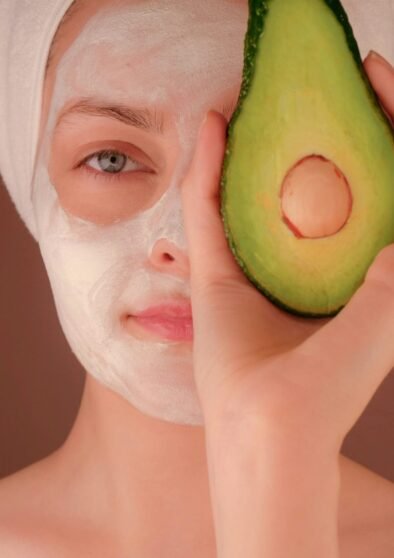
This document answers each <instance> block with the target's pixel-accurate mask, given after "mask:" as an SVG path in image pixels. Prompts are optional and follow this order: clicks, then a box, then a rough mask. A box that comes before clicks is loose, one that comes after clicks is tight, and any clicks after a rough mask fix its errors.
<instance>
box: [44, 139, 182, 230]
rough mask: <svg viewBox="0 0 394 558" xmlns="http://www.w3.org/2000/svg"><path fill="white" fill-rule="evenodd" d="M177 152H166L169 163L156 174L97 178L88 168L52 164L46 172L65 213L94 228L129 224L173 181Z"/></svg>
mask: <svg viewBox="0 0 394 558" xmlns="http://www.w3.org/2000/svg"><path fill="white" fill-rule="evenodd" d="M178 151H179V149H178V148H175V147H174V148H173V149H172V150H169V152H168V153H169V161H170V164H169V165H167V167H166V170H165V171H162V172H160V173H157V174H156V173H153V174H151V173H147V172H141V171H140V172H130V171H126V172H122V173H118V174H114V175H111V174H110V173H107V174H105V173H101V174H98V175H97V174H95V172H94V170H90V169H88V170H84V169H82V168H77V169H72V170H68V169H67V170H62V169H57V168H56V164H54V163H50V164H49V166H48V173H49V177H50V181H51V184H52V185H53V187H54V188H55V190H56V192H57V196H58V200H59V203H60V205H61V207H62V208H63V209H64V211H66V212H67V213H69V214H71V215H73V216H74V217H78V218H80V219H83V220H85V221H89V222H91V223H94V224H97V225H112V224H114V223H119V222H123V221H128V220H129V219H131V218H133V217H135V216H136V215H137V214H139V213H141V212H144V211H147V210H148V209H150V208H151V207H153V206H154V205H155V204H156V203H157V202H158V201H159V200H160V198H161V197H162V196H163V194H164V193H165V192H166V191H167V190H168V188H169V187H170V185H171V183H172V181H173V177H174V174H175V170H176V161H177V158H178V155H179V153H178ZM51 159H53V158H51Z"/></svg>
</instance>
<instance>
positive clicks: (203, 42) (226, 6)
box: [33, 0, 247, 425]
mask: <svg viewBox="0 0 394 558" xmlns="http://www.w3.org/2000/svg"><path fill="white" fill-rule="evenodd" d="M246 23H247V5H246V4H244V3H242V2H235V1H234V0H217V1H216V2H215V1H213V2H212V0H199V1H198V2H196V1H195V0H166V2H163V1H162V0H147V1H143V2H137V3H135V4H134V5H133V4H131V5H125V6H122V7H120V6H118V7H116V8H112V9H109V10H105V11H100V12H98V13H97V14H96V16H94V17H93V18H92V19H91V20H90V21H89V23H88V24H87V25H86V26H85V28H84V29H83V31H82V32H81V34H80V35H79V37H78V38H77V39H76V40H75V42H74V43H73V45H72V46H71V47H70V49H69V50H68V51H67V52H66V54H65V56H64V57H63V58H62V60H61V61H60V63H59V66H58V70H57V77H56V83H55V87H54V92H53V96H52V101H51V106H50V111H49V117H48V122H47V125H46V130H45V133H44V136H43V137H44V140H43V143H42V145H41V150H40V153H39V157H38V163H37V167H36V175H35V181H34V192H33V203H34V208H35V214H36V219H37V224H38V231H39V243H40V248H41V252H42V255H43V258H44V261H45V264H46V267H47V270H48V274H49V278H50V281H51V285H52V289H53V293H54V297H55V302H56V307H57V311H58V314H59V318H60V321H61V324H62V327H63V330H64V332H65V335H66V337H67V339H68V342H69V344H70V346H71V348H72V350H73V351H74V353H75V354H76V356H77V358H78V359H79V360H80V362H81V363H82V365H83V366H84V368H85V369H86V370H87V371H88V372H89V373H90V374H92V375H93V376H94V377H95V378H96V379H97V380H99V381H100V382H102V384H104V385H105V386H107V387H108V388H110V389H112V390H114V391H115V392H117V393H118V394H120V395H121V396H122V397H124V398H125V399H127V400H128V401H129V402H130V403H131V404H132V405H133V406H135V407H136V408H137V409H138V410H140V411H142V412H144V413H146V414H148V415H151V416H153V417H156V418H159V419H163V420H167V421H170V422H175V423H180V424H193V425H201V424H202V423H203V419H202V414H201V410H200V405H199V401H198V397H197V392H196V389H195V384H194V378H193V368H192V345H191V343H179V342H171V341H168V342H166V341H164V340H163V341H155V340H146V339H145V340H142V339H139V338H137V337H133V336H131V335H130V334H129V333H127V332H126V331H125V330H124V328H123V327H122V325H121V320H120V317H121V315H122V314H124V313H125V312H126V313H127V312H129V313H133V312H136V311H137V312H138V311H141V310H143V309H145V308H147V307H149V306H153V305H156V304H159V303H163V302H165V301H166V300H169V299H174V298H186V299H190V283H189V280H188V279H184V278H179V277H176V276H175V275H172V274H166V273H161V272H160V271H155V270H153V269H152V268H148V267H147V265H146V262H147V261H148V259H149V256H150V254H151V251H152V248H153V247H154V245H155V243H156V242H157V241H158V240H160V239H163V238H164V239H168V240H169V241H171V242H172V243H173V244H175V245H176V246H177V247H178V248H179V249H180V250H183V251H185V252H186V250H187V245H186V238H185V234H184V228H183V217H182V206H181V183H182V180H183V178H184V176H185V171H186V170H187V168H188V166H189V164H190V162H191V159H192V156H193V151H194V147H195V142H196V137H197V133H198V129H199V126H200V123H201V121H202V119H203V117H204V116H205V114H206V112H207V111H208V110H209V109H211V108H215V107H216V106H217V105H218V103H220V100H221V99H222V98H223V95H224V94H225V92H228V91H229V89H232V90H233V91H234V90H235V91H237V90H239V86H240V83H241V74H242V63H243V54H242V53H243V40H244V35H245V31H246ZM126 63H127V64H128V66H127V68H128V69H129V71H125V64H126ZM98 95H99V96H100V98H102V99H106V100H107V101H111V102H122V103H123V104H128V105H129V106H150V107H152V108H155V107H156V106H160V108H165V110H167V111H169V112H170V113H171V115H173V117H174V121H175V123H176V130H177V135H178V140H179V144H180V146H181V149H180V155H179V157H178V159H177V163H176V165H175V168H174V172H173V174H172V177H171V180H170V181H169V183H168V187H167V189H166V191H165V193H164V194H163V195H162V196H161V198H160V199H159V200H158V201H157V202H156V204H155V205H153V206H152V207H150V208H149V209H147V210H145V211H141V212H140V213H138V214H137V215H135V216H134V217H133V218H130V219H128V220H124V221H122V222H117V223H114V224H111V225H109V226H102V225H97V224H94V223H92V222H89V221H85V220H82V219H79V218H76V217H74V216H72V215H70V214H68V213H66V212H65V211H64V210H63V209H62V207H61V206H60V204H59V200H58V197H57V194H56V190H55V188H54V186H53V185H52V184H51V181H50V178H49V173H48V161H49V152H50V146H51V137H52V134H53V130H54V127H55V123H56V119H57V116H58V114H59V112H60V110H61V109H62V108H63V106H64V104H65V103H68V102H69V101H70V100H71V99H74V98H76V97H82V96H98ZM114 139H116V138H114ZM92 140H94V138H92Z"/></svg>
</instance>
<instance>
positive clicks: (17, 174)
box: [0, 0, 72, 237]
mask: <svg viewBox="0 0 394 558" xmlns="http://www.w3.org/2000/svg"><path fill="white" fill-rule="evenodd" d="M71 4H72V0H0V174H1V176H2V178H3V181H4V183H5V185H6V187H7V189H8V191H9V193H10V195H11V198H12V200H13V201H14V203H15V205H16V208H17V209H18V211H19V214H20V215H21V217H22V219H23V220H24V222H25V223H26V225H27V227H28V229H29V230H30V232H31V233H32V235H33V236H34V237H36V224H35V222H34V214H33V209H32V202H31V192H32V180H33V171H34V162H35V156H36V151H37V142H38V134H39V126H40V116H41V103H42V89H43V83H44V77H45V67H46V63H47V59H48V53H49V49H50V46H51V43H52V39H53V37H54V35H55V33H56V30H57V27H58V25H59V23H60V21H61V19H62V17H63V15H64V14H65V12H66V11H67V10H68V8H69V7H70V5H71Z"/></svg>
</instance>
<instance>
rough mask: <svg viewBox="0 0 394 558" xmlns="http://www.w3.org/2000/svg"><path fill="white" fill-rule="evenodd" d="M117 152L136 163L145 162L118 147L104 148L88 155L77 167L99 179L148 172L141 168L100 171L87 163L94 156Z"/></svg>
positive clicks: (110, 179)
mask: <svg viewBox="0 0 394 558" xmlns="http://www.w3.org/2000/svg"><path fill="white" fill-rule="evenodd" d="M108 151H109V152H111V153H115V154H116V155H123V156H124V157H126V158H127V160H128V161H133V162H134V163H136V164H137V165H138V164H143V163H139V162H138V161H136V160H135V159H133V158H132V157H130V156H129V155H127V154H126V153H123V152H122V151H118V150H116V149H102V150H101V151H96V152H95V153H91V154H90V155H88V156H87V157H85V158H84V159H83V160H82V161H81V162H80V163H78V164H77V166H76V168H78V169H81V170H82V171H83V172H86V173H88V174H89V176H93V178H94V179H97V178H98V179H99V180H106V181H111V182H112V181H114V180H115V181H116V180H118V181H119V180H121V179H122V176H123V175H124V174H128V173H129V172H133V173H136V172H146V171H141V170H136V171H126V172H124V171H119V172H104V171H102V172H99V171H97V170H95V169H93V168H92V167H88V166H87V165H86V163H87V161H89V160H90V159H93V157H97V156H99V155H102V154H103V153H108Z"/></svg>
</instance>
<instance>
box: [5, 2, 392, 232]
mask: <svg viewBox="0 0 394 558" xmlns="http://www.w3.org/2000/svg"><path fill="white" fill-rule="evenodd" d="M92 1H93V0H92ZM163 1H164V0H163ZM217 1H221V0H217ZM71 4H72V0H0V174H1V175H2V177H3V179H4V182H5V184H6V186H7V188H8V190H9V192H10V195H11V198H12V199H13V201H14V203H15V205H16V207H17V209H18V211H19V213H20V215H21V217H22V219H23V220H24V222H25V223H26V225H27V227H28V229H29V230H30V232H31V233H32V234H33V236H36V223H35V221H34V212H33V208H32V203H31V189H32V181H33V172H34V165H35V158H36V152H37V142H38V133H39V125H40V117H41V102H42V89H43V81H44V75H45V66H46V62H47V57H48V52H49V48H50V45H51V42H52V39H53V36H54V35H55V32H56V29H57V27H58V25H59V22H60V21H61V19H62V17H63V15H64V13H65V12H66V11H67V9H68V8H69V6H70V5H71ZM343 5H344V8H345V9H346V10H347V12H348V15H349V17H350V22H351V24H352V26H353V29H354V32H355V35H356V38H357V40H358V43H359V46H360V50H361V54H362V56H365V55H366V54H367V52H368V50H370V49H374V50H377V51H378V52H380V53H381V54H383V55H384V56H385V57H386V58H387V59H388V60H389V61H391V62H392V63H394V32H393V27H394V0H343Z"/></svg>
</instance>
